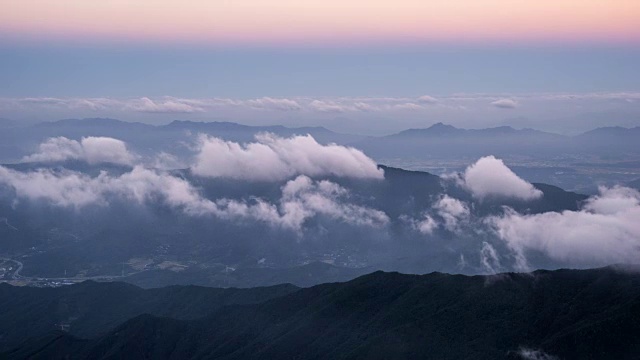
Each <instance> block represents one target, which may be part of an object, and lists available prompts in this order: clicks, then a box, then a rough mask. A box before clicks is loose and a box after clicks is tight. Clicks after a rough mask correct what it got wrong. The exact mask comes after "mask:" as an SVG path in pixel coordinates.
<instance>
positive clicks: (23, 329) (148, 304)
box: [0, 281, 298, 351]
mask: <svg viewBox="0 0 640 360" xmlns="http://www.w3.org/2000/svg"><path fill="white" fill-rule="evenodd" d="M297 289H298V288H296V287H295V286H293V285H277V286H272V287H256V288H252V289H235V288H229V289H221V288H205V287H197V286H181V287H178V286H175V287H165V288H160V289H149V290H143V289H141V288H138V287H136V286H133V285H130V284H125V283H118V282H112V283H97V282H93V281H85V282H82V283H79V284H76V285H70V286H63V287H59V288H33V287H14V286H10V285H7V284H2V283H0V351H4V350H7V349H9V348H12V347H14V346H16V345H18V344H19V342H21V341H24V340H25V339H27V338H29V337H41V336H44V335H46V334H47V333H48V332H50V331H52V330H55V329H57V328H58V329H59V328H60V327H63V328H64V329H65V330H66V331H68V333H69V334H71V335H74V336H78V337H85V338H92V337H97V336H101V335H104V334H106V333H107V332H109V331H110V330H112V329H113V328H115V327H116V326H118V325H119V324H120V323H122V322H124V321H126V320H128V319H130V318H133V317H136V316H138V315H141V314H152V315H155V316H166V317H171V318H175V319H196V318H201V317H204V316H206V315H209V314H211V313H213V312H214V311H215V310H217V309H219V308H221V307H222V306H225V305H231V304H251V303H259V302H263V301H266V300H269V299H272V298H275V297H279V296H283V295H286V294H289V293H291V292H293V291H296V290H297Z"/></svg>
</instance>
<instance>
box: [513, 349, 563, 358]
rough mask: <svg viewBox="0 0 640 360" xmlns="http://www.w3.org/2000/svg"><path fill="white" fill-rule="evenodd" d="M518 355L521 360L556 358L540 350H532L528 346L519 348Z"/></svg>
mask: <svg viewBox="0 0 640 360" xmlns="http://www.w3.org/2000/svg"><path fill="white" fill-rule="evenodd" d="M518 355H520V357H521V358H522V359H523V360H558V358H557V357H555V356H552V355H549V354H547V353H545V352H543V351H541V350H532V349H528V348H521V349H520V350H519V351H518Z"/></svg>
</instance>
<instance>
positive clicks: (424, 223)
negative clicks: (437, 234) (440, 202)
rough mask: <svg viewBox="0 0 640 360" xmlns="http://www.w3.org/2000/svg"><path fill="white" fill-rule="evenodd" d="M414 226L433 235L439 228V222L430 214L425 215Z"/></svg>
mask: <svg viewBox="0 0 640 360" xmlns="http://www.w3.org/2000/svg"><path fill="white" fill-rule="evenodd" d="M414 228H415V229H416V230H418V231H419V232H420V233H421V234H424V235H431V234H433V231H434V230H435V229H437V228H438V223H437V222H436V221H435V220H434V219H433V218H432V217H431V216H429V215H425V216H424V218H423V219H422V220H420V221H417V222H415V223H414Z"/></svg>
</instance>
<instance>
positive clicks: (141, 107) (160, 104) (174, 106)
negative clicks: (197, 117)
mask: <svg viewBox="0 0 640 360" xmlns="http://www.w3.org/2000/svg"><path fill="white" fill-rule="evenodd" d="M126 107H127V108H128V109H130V110H133V111H137V112H146V113H169V114H179V113H185V114H189V113H196V112H204V109H203V108H202V107H199V106H195V105H193V104H189V103H187V102H183V101H181V100H179V99H173V98H167V99H164V100H155V101H154V100H151V99H149V98H148V97H142V98H140V99H136V100H132V101H130V102H129V104H128V105H127V106H126Z"/></svg>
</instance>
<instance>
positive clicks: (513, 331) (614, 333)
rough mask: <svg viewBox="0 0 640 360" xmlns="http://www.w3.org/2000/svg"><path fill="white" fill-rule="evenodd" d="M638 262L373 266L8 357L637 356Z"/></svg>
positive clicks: (37, 342) (138, 320)
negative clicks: (503, 269) (420, 270)
mask: <svg viewBox="0 0 640 360" xmlns="http://www.w3.org/2000/svg"><path fill="white" fill-rule="evenodd" d="M638 270H639V269H638V268H637V267H636V268H628V267H622V266H617V267H608V268H601V269H593V270H557V271H535V272H533V273H530V274H514V273H506V274H499V275H492V276H472V277H468V276H463V275H449V274H442V273H432V274H428V275H403V274H399V273H383V272H375V273H372V274H369V275H366V276H362V277H360V278H357V279H355V280H353V281H350V282H346V283H334V284H323V285H318V286H315V287H312V288H307V289H300V290H298V291H296V292H293V293H290V294H288V295H284V296H282V297H277V298H273V299H271V300H268V301H265V302H262V303H257V304H248V305H230V306H225V307H222V308H220V309H219V310H218V311H216V312H214V313H212V314H211V315H209V316H206V317H204V318H200V319H192V320H176V319H172V318H168V317H158V316H152V315H140V316H138V317H135V318H132V319H130V320H128V321H126V322H125V323H123V324H121V325H120V326H118V327H117V328H116V329H114V330H112V331H111V332H110V333H108V334H106V335H103V336H99V337H96V338H92V339H81V338H78V337H76V336H73V335H72V334H68V333H64V332H59V331H58V332H54V333H50V334H48V335H46V336H44V337H41V338H36V339H32V340H29V341H27V342H25V343H23V344H22V345H21V346H20V347H19V348H17V349H14V350H12V351H10V352H7V353H6V354H5V357H6V358H8V359H23V358H30V359H44V358H47V359H140V358H153V359H180V358H193V359H556V358H558V359H637V358H638V354H640V342H638V341H637V339H638V337H639V336H640V321H639V320H640V274H639V273H638Z"/></svg>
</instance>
